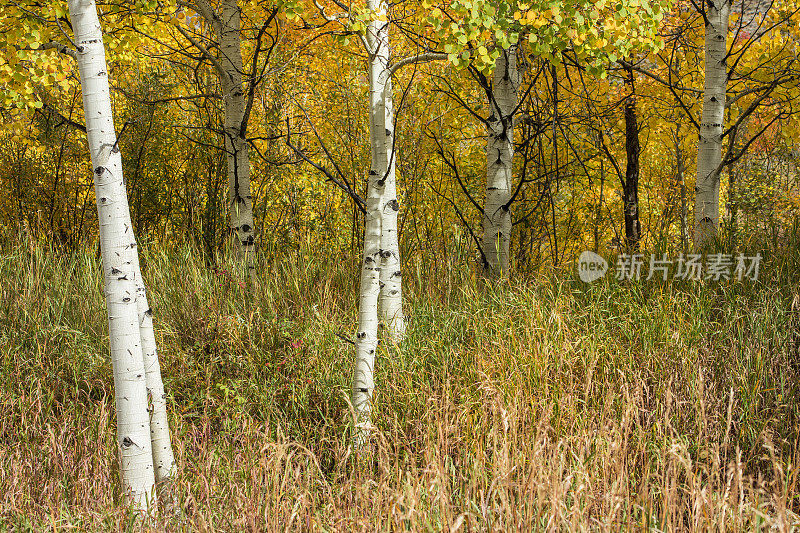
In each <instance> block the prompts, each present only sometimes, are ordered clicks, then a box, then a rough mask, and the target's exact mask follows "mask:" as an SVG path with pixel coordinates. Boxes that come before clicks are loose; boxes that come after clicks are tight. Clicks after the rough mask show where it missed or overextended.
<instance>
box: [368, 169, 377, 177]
mask: <svg viewBox="0 0 800 533" xmlns="http://www.w3.org/2000/svg"><path fill="white" fill-rule="evenodd" d="M369 175H370V176H377V175H378V173H377V172H375V171H374V170H370V171H369Z"/></svg>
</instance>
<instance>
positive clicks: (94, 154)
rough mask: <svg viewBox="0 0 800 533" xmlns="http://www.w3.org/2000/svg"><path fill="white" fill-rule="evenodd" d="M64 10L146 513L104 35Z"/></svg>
mask: <svg viewBox="0 0 800 533" xmlns="http://www.w3.org/2000/svg"><path fill="white" fill-rule="evenodd" d="M69 13H70V20H71V22H72V27H73V32H74V35H75V42H76V44H77V46H78V69H79V71H80V76H81V87H82V89H83V106H84V115H85V117H86V133H87V138H88V141H89V152H90V154H91V159H92V168H93V169H94V183H95V196H96V198H97V214H98V221H99V225H100V250H101V254H102V258H103V275H104V282H105V292H106V305H107V306H108V325H109V339H110V348H111V364H112V367H113V372H114V391H115V398H116V409H117V443H118V446H119V456H120V466H121V469H122V483H123V488H124V491H125V493H127V494H129V495H130V496H131V498H132V501H133V504H134V505H135V506H136V507H137V508H139V509H147V507H148V505H153V504H154V502H152V500H151V495H152V488H153V485H154V483H155V474H154V471H153V451H152V445H151V441H150V415H149V413H148V405H147V377H146V369H145V364H144V359H143V354H142V341H141V333H140V326H139V315H138V310H137V306H138V304H137V275H138V272H137V270H138V259H137V254H138V251H137V249H136V246H135V239H134V238H133V228H132V227H131V222H130V210H129V206H128V198H127V195H126V192H125V185H124V182H123V178H122V157H121V155H120V151H119V148H118V147H117V137H116V134H115V131H114V121H113V115H112V109H111V95H110V93H109V84H108V73H107V67H106V60H105V51H104V49H103V34H102V30H101V27H100V21H99V20H98V18H97V9H96V6H95V2H94V0H70V1H69Z"/></svg>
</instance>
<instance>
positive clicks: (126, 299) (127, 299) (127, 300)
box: [122, 296, 131, 303]
mask: <svg viewBox="0 0 800 533" xmlns="http://www.w3.org/2000/svg"><path fill="white" fill-rule="evenodd" d="M122 301H123V302H125V303H128V302H130V301H131V299H130V298H129V297H127V296H126V297H125V298H123V299H122Z"/></svg>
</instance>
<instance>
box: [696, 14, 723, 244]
mask: <svg viewBox="0 0 800 533" xmlns="http://www.w3.org/2000/svg"><path fill="white" fill-rule="evenodd" d="M705 5H706V10H705V21H706V35H705V87H704V89H703V114H702V120H701V122H700V137H699V139H698V142H697V179H696V186H695V205H694V244H695V246H696V247H702V246H704V245H705V244H707V243H708V242H709V241H711V240H713V239H714V238H715V237H716V234H717V228H718V227H719V176H720V171H721V170H722V164H721V163H722V133H723V126H724V123H725V93H726V90H727V86H728V67H727V56H728V44H727V43H728V25H729V20H730V13H731V0H720V1H714V2H711V1H708V0H707V1H706V2H705Z"/></svg>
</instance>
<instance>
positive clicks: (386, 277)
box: [373, 23, 406, 343]
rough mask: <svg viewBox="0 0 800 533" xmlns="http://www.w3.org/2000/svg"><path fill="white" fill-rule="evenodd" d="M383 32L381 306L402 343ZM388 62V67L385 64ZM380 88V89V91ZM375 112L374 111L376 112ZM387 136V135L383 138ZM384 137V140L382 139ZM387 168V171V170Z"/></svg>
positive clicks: (383, 33) (383, 36)
mask: <svg viewBox="0 0 800 533" xmlns="http://www.w3.org/2000/svg"><path fill="white" fill-rule="evenodd" d="M381 24H382V27H381V28H380V32H379V40H378V43H379V45H382V44H385V46H382V47H381V50H383V49H385V54H386V55H385V58H384V56H383V55H382V54H378V57H377V60H378V62H379V68H381V69H382V72H381V73H380V76H381V78H382V79H383V82H384V85H383V90H382V94H383V111H384V112H383V116H384V119H383V132H381V130H380V124H376V126H377V128H376V130H377V131H376V135H375V139H374V140H375V142H377V143H380V142H383V144H384V146H385V150H383V151H380V152H379V153H378V156H379V159H380V160H381V168H380V169H378V172H379V174H380V172H381V171H383V172H384V174H385V176H386V177H385V184H384V188H383V200H382V201H381V274H380V278H381V294H380V300H379V302H378V304H379V305H378V307H379V310H380V317H381V320H382V321H383V323H384V324H386V330H387V332H388V334H389V338H390V339H391V340H392V341H393V342H395V343H399V342H400V341H402V340H403V335H404V334H405V330H406V325H405V316H404V315H403V287H402V272H401V268H400V267H401V265H400V244H399V240H398V234H397V215H398V212H399V211H400V203H399V202H398V201H397V180H396V173H395V159H396V154H395V150H394V139H395V137H394V127H395V124H394V102H393V99H392V79H391V77H390V76H389V72H388V70H387V69H386V66H388V62H389V25H388V23H381ZM384 59H385V63H384V62H383V61H384ZM379 90H380V87H376V91H379ZM373 109H374V108H373ZM376 118H377V117H376ZM381 133H383V135H381ZM381 137H382V139H381ZM374 150H375V148H373V151H374ZM384 167H385V168H384Z"/></svg>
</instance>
